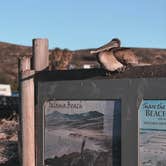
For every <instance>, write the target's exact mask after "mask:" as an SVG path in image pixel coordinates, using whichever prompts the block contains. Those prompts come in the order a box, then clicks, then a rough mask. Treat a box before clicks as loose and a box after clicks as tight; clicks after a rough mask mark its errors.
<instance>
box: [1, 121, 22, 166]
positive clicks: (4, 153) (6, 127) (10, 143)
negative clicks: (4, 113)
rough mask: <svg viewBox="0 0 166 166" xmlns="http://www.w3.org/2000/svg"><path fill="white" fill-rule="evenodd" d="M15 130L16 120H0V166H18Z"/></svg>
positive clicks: (16, 127)
mask: <svg viewBox="0 0 166 166" xmlns="http://www.w3.org/2000/svg"><path fill="white" fill-rule="evenodd" d="M17 129H18V122H16V120H10V121H9V120H5V119H2V120H0V166H19V162H18V144H17V141H18V138H17Z"/></svg>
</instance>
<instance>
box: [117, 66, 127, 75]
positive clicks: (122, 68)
mask: <svg viewBox="0 0 166 166" xmlns="http://www.w3.org/2000/svg"><path fill="white" fill-rule="evenodd" d="M125 70H126V66H123V67H121V68H119V69H117V71H118V73H123V72H124V71H125Z"/></svg>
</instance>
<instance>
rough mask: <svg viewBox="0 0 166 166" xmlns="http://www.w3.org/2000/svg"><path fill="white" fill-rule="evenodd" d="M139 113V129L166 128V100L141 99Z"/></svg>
mask: <svg viewBox="0 0 166 166" xmlns="http://www.w3.org/2000/svg"><path fill="white" fill-rule="evenodd" d="M139 115H140V116H139V117H140V129H146V130H147V129H148V130H149V129H150V130H166V100H143V101H142V103H141V105H140V108H139Z"/></svg>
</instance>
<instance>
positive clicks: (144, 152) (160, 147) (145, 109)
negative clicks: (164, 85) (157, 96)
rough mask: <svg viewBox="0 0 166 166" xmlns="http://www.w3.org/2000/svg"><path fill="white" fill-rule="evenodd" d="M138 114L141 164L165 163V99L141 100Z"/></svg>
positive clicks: (157, 164)
mask: <svg viewBox="0 0 166 166" xmlns="http://www.w3.org/2000/svg"><path fill="white" fill-rule="evenodd" d="M139 114H140V116H139V117H140V145H139V147H140V160H141V166H155V165H156V166H159V165H161V166H164V165H166V160H165V156H166V100H143V101H142V103H141V105H140V108H139Z"/></svg>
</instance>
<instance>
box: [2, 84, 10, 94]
mask: <svg viewBox="0 0 166 166" xmlns="http://www.w3.org/2000/svg"><path fill="white" fill-rule="evenodd" d="M0 96H11V87H10V85H7V84H0Z"/></svg>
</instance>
